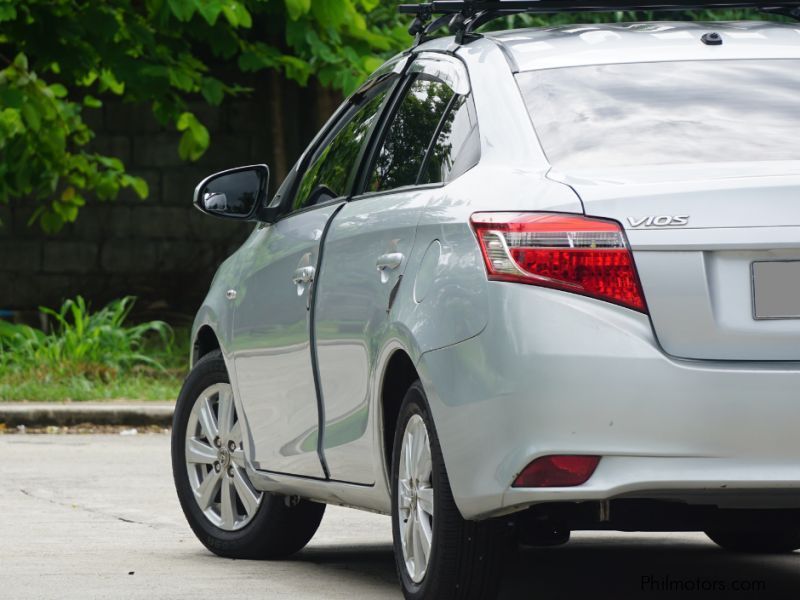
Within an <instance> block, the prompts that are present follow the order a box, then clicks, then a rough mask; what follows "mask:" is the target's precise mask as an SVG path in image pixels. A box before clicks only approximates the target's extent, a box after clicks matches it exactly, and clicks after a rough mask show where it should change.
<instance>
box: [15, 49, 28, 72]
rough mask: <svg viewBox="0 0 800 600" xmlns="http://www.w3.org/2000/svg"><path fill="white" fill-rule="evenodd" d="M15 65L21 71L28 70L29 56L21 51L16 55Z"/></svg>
mask: <svg viewBox="0 0 800 600" xmlns="http://www.w3.org/2000/svg"><path fill="white" fill-rule="evenodd" d="M14 66H15V67H16V68H17V69H19V70H20V71H27V70H28V57H27V56H25V55H24V54H22V53H21V52H20V53H19V54H17V55H16V56H15V57H14Z"/></svg>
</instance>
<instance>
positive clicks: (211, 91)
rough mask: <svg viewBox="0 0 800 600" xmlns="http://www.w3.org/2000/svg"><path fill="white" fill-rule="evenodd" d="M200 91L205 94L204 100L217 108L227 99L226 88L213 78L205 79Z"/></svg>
mask: <svg viewBox="0 0 800 600" xmlns="http://www.w3.org/2000/svg"><path fill="white" fill-rule="evenodd" d="M200 91H201V92H202V94H203V98H205V99H206V102H208V103H209V104H211V105H213V106H217V105H218V104H219V103H220V102H222V99H223V98H224V97H225V88H224V86H223V85H222V82H221V81H220V80H219V79H214V78H213V77H205V78H203V82H202V83H201V84H200Z"/></svg>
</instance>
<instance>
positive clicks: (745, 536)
mask: <svg viewBox="0 0 800 600" xmlns="http://www.w3.org/2000/svg"><path fill="white" fill-rule="evenodd" d="M706 535H707V536H708V537H709V538H711V541H712V542H714V543H715V544H717V545H718V546H720V547H722V548H725V550H731V551H733V552H753V553H760V554H783V553H786V552H794V551H795V550H798V549H800V530H798V529H791V528H790V529H787V530H785V531H769V530H767V531H731V530H724V531H713V530H712V531H706Z"/></svg>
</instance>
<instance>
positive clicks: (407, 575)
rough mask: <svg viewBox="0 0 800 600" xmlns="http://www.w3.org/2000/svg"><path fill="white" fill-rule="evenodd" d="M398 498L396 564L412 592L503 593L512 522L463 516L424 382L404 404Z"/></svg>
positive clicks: (444, 599)
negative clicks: (474, 519)
mask: <svg viewBox="0 0 800 600" xmlns="http://www.w3.org/2000/svg"><path fill="white" fill-rule="evenodd" d="M392 498H393V502H392V533H393V538H394V554H395V563H396V565H397V572H398V575H399V578H400V583H401V586H402V588H403V593H404V595H405V597H406V598H407V599H409V600H423V599H434V598H436V599H441V600H449V599H453V600H455V599H459V600H466V599H478V598H481V599H483V598H493V597H494V596H496V594H497V588H498V585H499V582H500V577H501V574H502V570H503V567H504V563H505V559H506V557H507V550H508V548H509V544H510V537H509V528H508V527H507V525H506V522H505V521H503V520H487V521H467V520H465V519H463V518H462V517H461V513H460V512H459V510H458V508H457V507H456V504H455V501H454V500H453V493H452V491H451V489H450V482H449V479H448V477H447V471H446V470H445V466H444V460H443V458H442V452H441V448H440V446H439V440H438V438H437V436H436V430H435V428H434V426H433V420H432V419H431V416H430V411H429V409H428V403H427V399H426V396H425V392H424V390H423V389H422V386H421V384H420V383H419V382H415V383H414V384H413V385H412V386H411V387H410V388H409V390H408V392H407V393H406V396H405V398H404V400H403V404H402V406H401V408H400V415H399V420H398V423H397V429H396V434H395V440H394V450H393V453H392Z"/></svg>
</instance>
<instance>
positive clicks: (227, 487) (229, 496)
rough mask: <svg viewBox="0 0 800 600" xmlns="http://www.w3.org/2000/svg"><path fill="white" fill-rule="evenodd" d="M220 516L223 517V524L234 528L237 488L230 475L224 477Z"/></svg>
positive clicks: (227, 527) (225, 526)
mask: <svg viewBox="0 0 800 600" xmlns="http://www.w3.org/2000/svg"><path fill="white" fill-rule="evenodd" d="M220 516H221V517H222V526H223V527H224V528H226V529H233V526H234V525H235V524H236V490H235V489H234V487H233V485H232V484H231V480H230V479H229V478H228V477H223V478H222V489H221V490H220Z"/></svg>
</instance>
